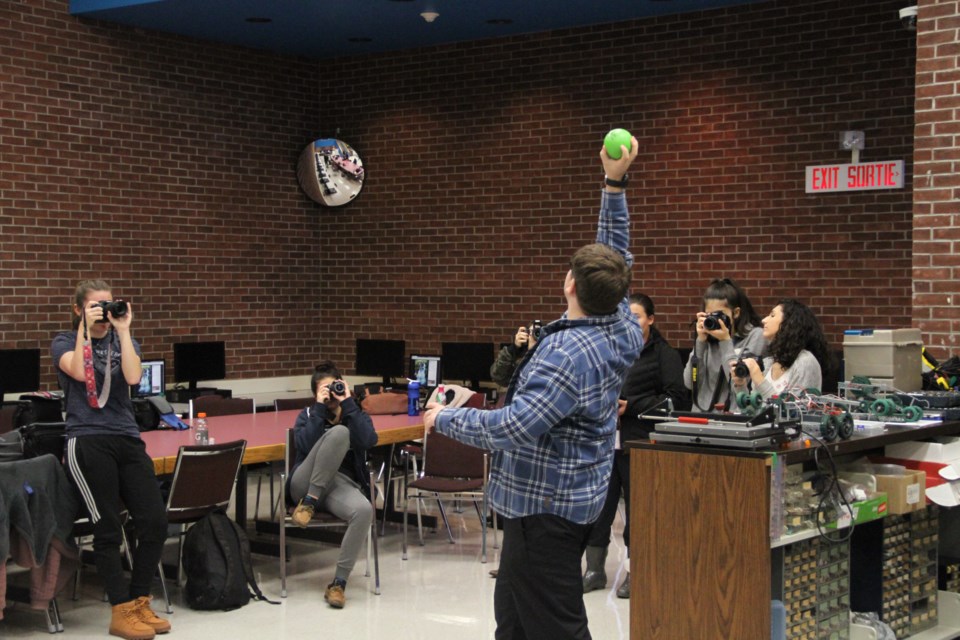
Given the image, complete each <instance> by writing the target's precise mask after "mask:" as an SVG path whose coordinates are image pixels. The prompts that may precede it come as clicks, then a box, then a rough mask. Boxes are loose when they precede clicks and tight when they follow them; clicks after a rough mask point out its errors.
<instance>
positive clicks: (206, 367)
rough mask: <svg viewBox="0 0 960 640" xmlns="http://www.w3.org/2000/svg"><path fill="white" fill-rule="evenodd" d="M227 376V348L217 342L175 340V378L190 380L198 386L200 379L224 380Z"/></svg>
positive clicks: (181, 380) (191, 383)
mask: <svg viewBox="0 0 960 640" xmlns="http://www.w3.org/2000/svg"><path fill="white" fill-rule="evenodd" d="M226 377H227V349H226V344H225V343H224V342H223V341H222V340H221V341H217V342H174V343H173V380H174V382H188V383H190V388H191V389H196V388H197V382H198V381H200V380H223V379H224V378H226Z"/></svg>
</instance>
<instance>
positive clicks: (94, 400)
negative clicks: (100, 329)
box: [83, 313, 113, 409]
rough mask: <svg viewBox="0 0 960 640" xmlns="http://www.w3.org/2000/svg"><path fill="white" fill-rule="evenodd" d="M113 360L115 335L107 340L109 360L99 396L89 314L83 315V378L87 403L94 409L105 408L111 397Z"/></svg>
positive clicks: (105, 367)
mask: <svg viewBox="0 0 960 640" xmlns="http://www.w3.org/2000/svg"><path fill="white" fill-rule="evenodd" d="M112 361H113V336H110V338H108V341H107V362H106V365H105V366H104V372H103V389H101V390H100V395H99V397H98V396H97V374H96V371H95V370H94V368H93V345H92V344H91V343H90V336H89V334H88V332H87V315H86V313H84V315H83V378H84V383H85V384H86V385H87V404H89V405H90V406H91V407H92V408H94V409H103V408H104V407H105V406H107V400H108V399H109V398H110V369H111V367H112Z"/></svg>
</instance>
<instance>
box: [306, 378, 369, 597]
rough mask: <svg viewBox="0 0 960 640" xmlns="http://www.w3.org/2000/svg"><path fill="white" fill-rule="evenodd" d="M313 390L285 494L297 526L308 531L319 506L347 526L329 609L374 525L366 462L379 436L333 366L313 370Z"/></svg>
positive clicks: (330, 587)
mask: <svg viewBox="0 0 960 640" xmlns="http://www.w3.org/2000/svg"><path fill="white" fill-rule="evenodd" d="M310 388H311V389H312V390H313V394H314V396H315V397H316V404H314V405H313V406H312V407H307V408H306V409H304V410H303V411H301V412H300V415H298V416H297V422H296V424H295V425H294V427H293V437H294V442H295V443H296V447H297V457H296V460H294V463H293V468H292V469H291V471H290V479H289V480H288V481H287V492H288V494H289V497H290V498H291V502H299V504H297V508H296V509H295V510H294V512H293V515H292V516H291V518H292V520H293V522H294V523H295V524H297V525H298V526H301V527H306V526H307V525H308V524H309V523H310V520H311V519H312V518H313V514H314V511H316V510H317V509H319V508H322V509H324V510H326V511H329V512H330V513H332V514H333V515H335V516H337V517H338V518H340V519H341V520H346V522H347V531H346V533H344V534H343V542H341V543H340V557H339V558H338V560H337V570H336V574H335V576H334V579H333V582H331V583H330V584H329V585H327V589H326V591H325V592H324V595H323V598H324V600H326V601H327V603H328V604H329V605H330V606H331V607H334V608H335V609H342V608H343V606H344V604H346V597H345V595H344V591H345V590H346V588H347V578H349V577H350V572H351V571H353V565H354V564H356V562H357V556H359V555H360V549H361V548H362V547H363V541H364V540H365V539H366V537H367V530H368V529H370V525H371V523H372V522H373V505H371V504H370V500H369V499H368V498H367V496H368V495H370V483H369V479H368V477H367V472H366V461H367V450H368V449H370V448H371V447H373V446H375V445H376V444H377V432H376V431H375V430H374V428H373V421H372V420H371V419H370V416H368V415H367V414H366V413H364V411H363V410H362V409H361V408H360V405H358V404H357V402H356V401H355V400H354V399H353V398H352V397H351V396H350V389H349V387H348V386H347V385H346V384H345V383H344V382H343V377H342V376H341V375H340V370H339V369H337V367H336V365H334V364H333V362H331V361H329V360H325V361H323V362H321V363H320V364H318V365H317V366H316V367H315V368H314V371H313V376H311V378H310Z"/></svg>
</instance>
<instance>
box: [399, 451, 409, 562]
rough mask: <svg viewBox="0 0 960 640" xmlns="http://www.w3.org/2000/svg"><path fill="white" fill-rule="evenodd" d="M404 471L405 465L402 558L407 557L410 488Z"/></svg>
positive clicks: (407, 475)
mask: <svg viewBox="0 0 960 640" xmlns="http://www.w3.org/2000/svg"><path fill="white" fill-rule="evenodd" d="M408 462H409V461H408ZM406 471H408V469H406V467H405V468H404V474H403V543H402V544H401V554H400V558H401V559H403V560H406V559H407V514H408V513H409V512H408V511H407V509H409V508H410V504H409V503H410V494H409V491H410V490H409V488H408V487H407V478H408V477H409V474H408V473H406Z"/></svg>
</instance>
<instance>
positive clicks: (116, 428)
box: [50, 331, 140, 438]
mask: <svg viewBox="0 0 960 640" xmlns="http://www.w3.org/2000/svg"><path fill="white" fill-rule="evenodd" d="M131 341H132V342H133V348H134V349H135V350H136V352H137V355H138V356H139V355H140V344H139V343H138V342H137V341H136V340H133V339H132V338H131ZM111 342H112V345H113V353H112V354H111V355H110V396H109V398H108V400H107V404H106V406H105V407H104V408H103V409H96V408H94V407H91V406H90V404H89V403H88V402H87V385H86V383H84V382H81V381H79V380H74V379H73V378H71V377H70V376H68V375H67V374H65V373H64V372H63V370H62V369H60V359H61V358H62V357H63V355H64V354H65V353H68V352H70V351H73V350H74V349H75V348H76V346H77V334H76V332H75V331H64V332H63V333H60V334H57V336H56V337H55V338H54V339H53V344H52V345H51V347H50V350H51V351H52V353H53V364H54V366H55V367H56V368H57V378H58V379H59V380H60V388H61V389H63V395H64V399H65V400H66V408H67V437H68V438H73V437H76V436H93V435H124V436H130V437H132V438H140V430H139V429H138V428H137V421H136V419H135V418H134V417H133V402H132V401H131V400H130V385H128V384H127V381H126V380H124V378H123V371H122V370H121V368H120V338H119V336H117V334H116V332H115V331H110V333H108V334H107V335H106V336H104V337H103V338H99V339H97V338H92V339H91V340H90V344H91V346H92V348H93V369H94V372H95V375H96V379H97V395H98V396H99V395H100V393H101V392H102V391H103V379H104V375H105V372H106V367H107V347H108V346H110V344H111ZM77 355H78V356H79V357H83V354H77Z"/></svg>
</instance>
